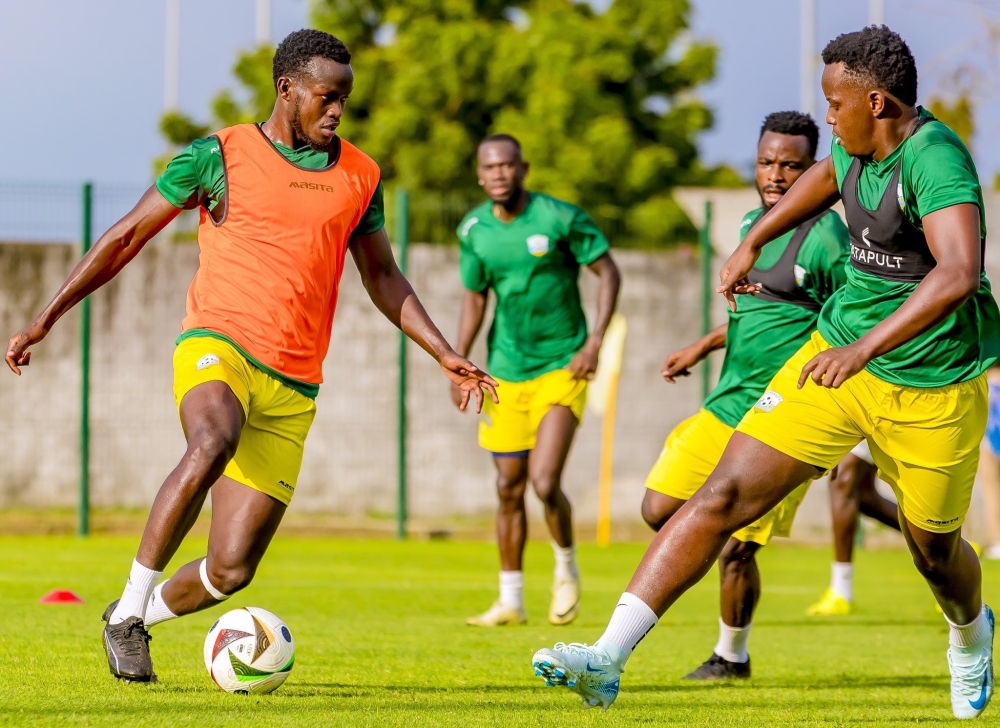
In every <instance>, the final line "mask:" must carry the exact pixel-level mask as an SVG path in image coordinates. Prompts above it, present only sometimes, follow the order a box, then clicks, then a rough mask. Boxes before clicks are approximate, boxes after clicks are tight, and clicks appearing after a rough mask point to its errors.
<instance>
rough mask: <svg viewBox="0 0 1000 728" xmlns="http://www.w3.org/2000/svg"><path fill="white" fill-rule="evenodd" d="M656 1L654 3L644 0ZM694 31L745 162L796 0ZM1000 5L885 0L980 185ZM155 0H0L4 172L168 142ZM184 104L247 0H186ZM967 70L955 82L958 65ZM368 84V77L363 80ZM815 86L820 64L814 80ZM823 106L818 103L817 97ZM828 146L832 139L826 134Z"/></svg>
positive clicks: (160, 7) (782, 101) (856, 20)
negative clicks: (711, 55) (715, 64)
mask: <svg viewBox="0 0 1000 728" xmlns="http://www.w3.org/2000/svg"><path fill="white" fill-rule="evenodd" d="M650 1H651V2H655V1H656V0H650ZM816 2H817V5H818V12H817V41H816V42H817V49H821V48H822V46H823V44H824V43H825V42H826V41H827V40H829V39H830V38H832V37H833V36H835V35H837V34H838V33H841V32H845V31H848V30H853V29H856V28H858V27H860V26H862V25H864V24H865V23H866V22H867V19H868V2H867V0H816ZM693 5H694V14H693V17H692V24H693V28H692V33H693V35H694V36H696V37H699V38H712V39H714V40H715V41H716V42H717V43H718V45H719V46H720V49H721V57H720V65H719V74H718V77H717V79H716V80H715V81H713V82H712V83H711V84H709V85H707V86H706V87H704V88H703V89H701V90H700V91H699V95H700V96H702V97H703V98H704V99H705V100H707V101H708V102H709V104H710V105H711V106H712V107H713V108H714V109H715V110H716V128H715V129H713V130H712V131H711V132H709V133H707V134H706V135H705V136H704V138H703V139H702V145H701V146H702V151H703V155H704V157H705V159H706V161H707V162H708V163H719V162H728V163H731V164H734V165H736V166H737V167H739V168H741V169H743V168H745V167H746V166H747V165H748V164H749V163H750V160H752V157H753V153H754V144H755V141H756V134H757V129H758V127H759V125H760V122H761V120H762V119H763V117H764V116H765V115H766V114H767V113H769V112H771V111H776V110H780V109H788V108H797V107H798V105H799V62H798V49H799V38H798V32H799V31H798V29H799V3H798V2H797V0H693ZM998 6H1000V3H998V2H991V0H885V14H886V22H887V23H888V24H889V25H890V26H891V27H892V28H894V29H895V30H897V31H898V32H900V33H901V34H902V35H903V37H904V38H906V40H907V41H908V42H909V44H910V46H911V48H912V49H913V51H914V53H915V55H916V57H917V62H918V66H919V68H920V74H921V75H920V82H921V94H920V96H921V100H922V101H926V100H927V99H928V98H930V97H931V96H932V95H934V94H935V93H937V94H942V93H944V94H947V93H949V92H951V91H952V90H953V89H955V88H957V86H958V85H959V84H960V83H969V84H970V86H971V88H972V89H973V91H974V93H975V98H976V99H977V102H978V105H979V106H978V109H977V122H978V127H979V133H978V135H977V138H976V146H975V149H974V151H975V154H976V158H977V163H978V165H979V168H980V174H981V176H982V177H983V179H984V181H987V180H989V181H991V180H992V177H993V174H994V172H996V171H1000V142H998V141H997V140H998V138H1000V135H998V132H1000V85H998V82H997V79H996V75H997V69H998V58H1000V50H998V51H997V53H996V54H991V53H990V50H989V47H988V44H987V42H986V41H985V40H984V38H985V36H986V30H987V27H988V23H986V22H985V20H984V18H985V19H989V18H990V17H992V20H993V21H994V22H995V23H996V24H997V28H998V34H1000V7H998ZM306 15H307V0H273V10H272V29H273V35H274V37H275V38H281V37H282V36H284V35H285V34H286V33H288V32H290V31H292V30H295V29H297V28H299V27H302V26H303V25H304V24H305V23H306ZM164 17H165V10H164V2H163V0H141V1H138V2H137V1H136V0H88V1H87V2H80V1H79V0H32V2H14V0H0V82H2V83H3V86H4V87H5V88H6V89H8V91H7V102H5V109H4V112H5V113H3V114H2V115H0V133H2V135H3V138H5V139H7V143H6V144H5V145H4V146H3V147H2V148H0V179H3V180H63V181H78V180H82V179H85V178H91V179H94V180H97V181H128V182H132V181H144V180H148V179H149V175H150V160H151V159H152V158H153V157H154V156H155V155H156V154H158V153H160V152H161V151H162V150H163V142H162V141H161V140H160V138H159V136H158V134H157V131H156V125H157V119H158V117H159V114H160V113H161V111H162V106H163V75H164V66H163V55H164V32H163V24H164ZM181 28H182V30H181V43H182V49H181V107H182V109H183V110H185V111H188V112H190V113H193V114H195V115H196V116H199V117H202V118H203V117H204V116H205V115H206V113H205V112H206V109H207V105H208V100H209V99H210V98H211V96H212V95H213V94H214V93H215V92H216V91H217V90H218V89H219V88H221V87H223V86H225V85H227V84H229V83H230V76H229V69H230V67H231V65H232V62H233V60H234V58H235V55H236V51H237V49H239V48H241V47H247V46H249V45H252V43H253V41H254V0H210V1H206V0H201V1H197V0H182V17H181ZM958 71H962V73H961V74H960V76H959V78H960V79H966V80H965V81H960V82H956V80H955V78H956V72H958ZM359 81H361V82H363V79H359ZM816 87H817V94H819V90H818V88H819V84H818V74H817V78H816ZM820 108H821V109H822V108H824V107H823V106H822V104H821V105H820ZM824 138H825V140H826V142H825V143H827V144H828V143H829V136H828V135H826V136H825V137H824Z"/></svg>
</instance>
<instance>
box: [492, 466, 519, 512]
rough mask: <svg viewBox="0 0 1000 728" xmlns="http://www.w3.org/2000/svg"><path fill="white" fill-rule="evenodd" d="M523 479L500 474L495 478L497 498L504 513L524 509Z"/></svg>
mask: <svg viewBox="0 0 1000 728" xmlns="http://www.w3.org/2000/svg"><path fill="white" fill-rule="evenodd" d="M524 487H525V480H524V478H518V477H511V476H509V475H505V474H500V475H499V476H498V477H497V496H498V497H499V498H500V507H501V509H503V510H505V511H516V510H521V509H523V508H524Z"/></svg>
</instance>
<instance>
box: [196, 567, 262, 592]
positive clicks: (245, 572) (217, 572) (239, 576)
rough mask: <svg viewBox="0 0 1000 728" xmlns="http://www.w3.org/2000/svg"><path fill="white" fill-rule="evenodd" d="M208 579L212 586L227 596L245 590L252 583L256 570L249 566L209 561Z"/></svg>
mask: <svg viewBox="0 0 1000 728" xmlns="http://www.w3.org/2000/svg"><path fill="white" fill-rule="evenodd" d="M207 570H208V577H209V580H210V581H211V582H212V586H214V587H215V588H216V589H218V590H219V591H220V592H222V593H223V594H225V595H226V596H229V595H231V594H235V593H236V592H238V591H239V590H240V589H246V588H247V587H248V586H250V582H251V581H253V577H254V574H255V572H256V569H254V568H253V567H252V566H250V565H249V564H243V563H225V562H221V561H214V560H209V564H208V569H207Z"/></svg>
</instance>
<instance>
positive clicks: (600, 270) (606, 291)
mask: <svg viewBox="0 0 1000 728" xmlns="http://www.w3.org/2000/svg"><path fill="white" fill-rule="evenodd" d="M587 268H589V269H590V271H591V272H592V273H593V274H594V275H596V276H597V278H598V281H599V282H598V284H597V285H598V288H597V316H596V318H594V325H593V327H592V328H591V330H590V336H588V337H587V343H585V344H584V345H583V348H582V349H580V351H578V352H577V353H576V356H574V357H573V360H572V361H571V362H570V363H569V364H568V365H567V369H569V370H570V371H571V372H573V376H574V377H575V378H576V379H587V380H590V379H593V378H594V372H596V371H597V361H598V357H599V356H600V354H601V344H603V343H604V334H605V333H607V330H608V325H609V324H610V323H611V317H612V316H613V315H614V313H615V308H616V307H617V306H618V292H619V291H620V290H621V285H622V276H621V273H620V272H619V271H618V265H617V264H616V263H615V259H614V258H612V257H611V254H610V253H605V254H604V255H602V256H601V257H600V258H598V259H597V260H595V261H594V262H593V263H591V264H590V265H588V266H587Z"/></svg>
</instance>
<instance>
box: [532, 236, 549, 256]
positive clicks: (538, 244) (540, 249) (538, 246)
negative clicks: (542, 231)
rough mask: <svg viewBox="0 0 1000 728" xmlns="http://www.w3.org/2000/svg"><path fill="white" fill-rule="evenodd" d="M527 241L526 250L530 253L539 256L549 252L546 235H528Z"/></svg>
mask: <svg viewBox="0 0 1000 728" xmlns="http://www.w3.org/2000/svg"><path fill="white" fill-rule="evenodd" d="M527 243H528V252H529V253H531V254H532V255H533V256H535V257H536V258H541V257H542V256H543V255H545V254H546V253H548V252H549V236H548V235H529V236H528V240H527Z"/></svg>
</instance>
